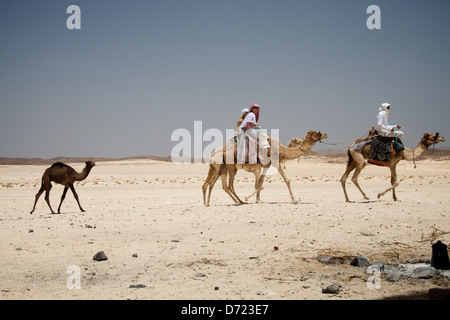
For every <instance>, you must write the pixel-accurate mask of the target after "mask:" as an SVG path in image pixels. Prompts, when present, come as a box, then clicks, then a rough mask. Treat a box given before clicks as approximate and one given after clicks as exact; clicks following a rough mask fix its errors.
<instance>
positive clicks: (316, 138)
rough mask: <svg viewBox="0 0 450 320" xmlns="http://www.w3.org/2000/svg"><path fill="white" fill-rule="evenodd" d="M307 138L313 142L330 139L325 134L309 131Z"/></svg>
mask: <svg viewBox="0 0 450 320" xmlns="http://www.w3.org/2000/svg"><path fill="white" fill-rule="evenodd" d="M305 138H309V139H311V140H313V141H320V140H324V139H327V138H328V135H327V134H326V133H325V132H321V131H314V130H309V131H308V132H307V133H306V136H305Z"/></svg>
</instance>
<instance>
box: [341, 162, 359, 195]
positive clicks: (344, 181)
mask: <svg viewBox="0 0 450 320" xmlns="http://www.w3.org/2000/svg"><path fill="white" fill-rule="evenodd" d="M355 167H356V166H355V161H352V162H351V164H349V165H347V168H346V169H345V173H344V175H343V176H342V178H341V186H342V189H343V190H344V195H345V201H346V202H351V201H350V200H349V199H348V195H347V188H346V181H347V178H348V176H349V174H350V172H352V171H353V170H354V169H355Z"/></svg>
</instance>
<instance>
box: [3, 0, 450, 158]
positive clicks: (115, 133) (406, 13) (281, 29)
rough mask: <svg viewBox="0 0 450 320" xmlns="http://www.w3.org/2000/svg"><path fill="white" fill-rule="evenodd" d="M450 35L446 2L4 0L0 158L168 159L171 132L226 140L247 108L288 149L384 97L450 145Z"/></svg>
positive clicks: (361, 123)
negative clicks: (375, 18) (375, 21)
mask: <svg viewBox="0 0 450 320" xmlns="http://www.w3.org/2000/svg"><path fill="white" fill-rule="evenodd" d="M373 4H374V5H378V6H379V8H380V9H381V29H378V30H377V29H374V30H369V29H368V28H367V26H366V21H367V19H368V18H369V17H370V16H371V14H368V13H366V10H367V8H368V7H369V6H370V5H373ZM70 5H77V6H79V7H80V9H81V29H80V30H69V29H68V28H67V26H66V21H67V19H68V18H69V17H70V16H71V14H68V13H66V10H67V8H68V7H69V6H70ZM449 34H450V1H448V0H426V1H425V0H423V1H411V0H405V1H403V0H396V1H380V0H371V1H365V0H341V1H337V0H146V1H143V0H142V1H141V0H130V1H124V0H122V1H111V0H108V1H106V0H95V1H92V0H89V1H87V0H70V1H64V0H42V1H35V0H34V1H23V0H22V1H21V0H4V1H1V2H0V156H3V157H42V158H52V157H57V156H76V157H84V156H86V157H88V156H99V157H125V156H138V155H160V156H167V155H170V154H171V150H172V149H173V148H174V146H176V145H177V144H178V142H177V141H171V135H172V133H173V132H174V130H176V129H179V128H185V129H187V130H188V131H189V132H192V135H193V134H194V121H202V128H203V131H205V130H207V129H210V128H217V129H219V130H221V131H222V132H223V133H224V135H225V130H226V129H231V128H234V126H235V124H236V122H237V120H238V117H239V115H240V111H241V109H242V108H244V107H249V106H250V105H251V104H253V103H257V104H259V105H260V106H261V114H260V121H259V122H260V124H261V126H262V127H263V128H266V129H268V130H269V131H270V130H271V129H278V130H279V136H280V140H281V142H282V143H284V144H286V143H287V142H288V141H289V140H290V138H292V137H303V136H304V135H305V133H306V132H307V131H308V130H322V131H325V132H326V133H327V134H328V136H329V138H328V140H327V142H328V143H338V142H344V141H350V140H352V139H355V138H359V137H361V135H363V134H364V133H365V132H366V131H368V130H369V129H370V128H371V126H372V125H374V122H375V118H376V114H377V111H378V108H379V106H380V104H381V103H383V102H388V103H391V105H392V111H391V115H390V118H389V122H390V123H391V124H400V125H403V126H404V127H405V128H406V129H407V130H408V131H409V132H410V133H411V134H412V135H413V136H414V137H415V138H416V139H419V138H420V137H421V136H422V135H423V133H425V132H437V131H438V132H440V133H441V134H442V135H443V136H444V137H447V139H450V130H449V125H448V122H449V120H450V37H449ZM405 136H406V138H405V144H406V145H407V146H408V147H414V146H415V142H414V141H413V140H412V139H410V138H409V137H408V136H407V135H405ZM192 138H194V137H192ZM195 138H196V139H202V137H195ZM224 142H225V141H224ZM349 143H350V142H349ZM208 144H209V142H204V143H203V146H204V147H206V146H207V145H208ZM340 146H342V145H340ZM340 146H339V147H340ZM447 146H448V143H445V144H443V145H442V147H447ZM330 147H331V148H334V147H333V146H329V145H320V146H318V147H315V149H316V150H320V149H321V148H322V149H323V148H330ZM313 150H314V149H313Z"/></svg>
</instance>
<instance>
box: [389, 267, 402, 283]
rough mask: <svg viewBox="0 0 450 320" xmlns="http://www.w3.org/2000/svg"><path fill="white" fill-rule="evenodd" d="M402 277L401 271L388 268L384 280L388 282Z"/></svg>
mask: <svg viewBox="0 0 450 320" xmlns="http://www.w3.org/2000/svg"><path fill="white" fill-rule="evenodd" d="M400 278H402V273H401V272H400V271H398V270H396V269H393V270H390V271H389V272H388V274H387V276H386V280H387V281H389V282H394V281H398V280H400Z"/></svg>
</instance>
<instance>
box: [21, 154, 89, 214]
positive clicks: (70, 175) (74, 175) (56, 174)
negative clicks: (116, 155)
mask: <svg viewBox="0 0 450 320" xmlns="http://www.w3.org/2000/svg"><path fill="white" fill-rule="evenodd" d="M93 166H95V163H94V162H92V161H86V166H85V167H84V169H83V171H81V173H78V172H76V171H75V170H74V169H73V168H72V167H70V166H68V165H66V164H64V163H62V162H56V163H54V164H53V165H52V166H51V167H50V168H48V169H46V170H45V172H44V174H43V176H42V183H41V188H40V189H39V191H38V193H37V194H36V199H35V201H34V206H33V210H31V212H30V214H32V213H33V212H34V209H35V208H36V203H37V201H38V199H39V197H40V196H41V194H42V193H43V192H44V191H45V201H47V204H48V206H49V208H50V210H51V211H52V213H55V212H54V211H53V209H52V206H51V205H50V189H51V188H52V183H51V182H52V181H54V182H55V183H58V184H62V185H63V186H64V191H63V194H62V196H61V202H60V203H59V207H58V213H60V209H61V204H62V202H63V200H64V198H65V197H66V193H67V190H68V189H69V188H70V190H72V193H73V195H74V197H75V199H76V200H77V203H78V206H79V207H80V210H81V211H82V212H84V209H83V208H82V207H81V205H80V201H79V200H78V194H77V193H76V191H75V187H74V186H73V184H74V182H75V181H82V180H84V179H86V177H87V176H88V175H89V172H90V171H91V169H92V167H93Z"/></svg>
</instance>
